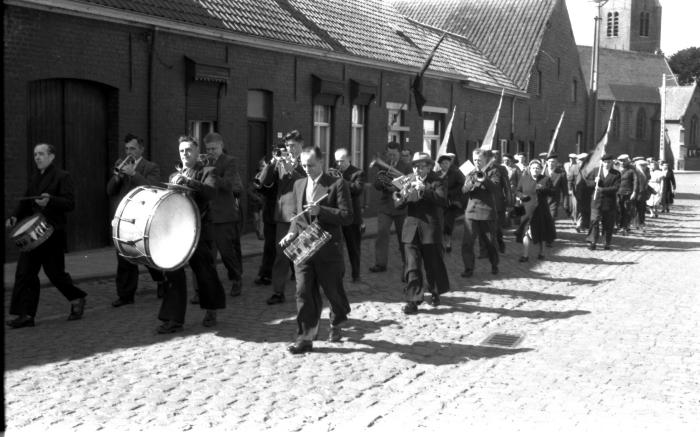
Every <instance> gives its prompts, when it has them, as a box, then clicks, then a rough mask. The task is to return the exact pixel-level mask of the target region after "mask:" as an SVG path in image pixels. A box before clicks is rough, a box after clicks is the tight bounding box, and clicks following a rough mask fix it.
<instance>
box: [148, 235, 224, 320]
mask: <svg viewBox="0 0 700 437" xmlns="http://www.w3.org/2000/svg"><path fill="white" fill-rule="evenodd" d="M206 232H209V233H210V232H211V230H210V229H206V226H205V227H203V229H202V234H205V233H206ZM207 236H208V235H207ZM203 237H204V235H202V238H200V239H199V242H198V243H197V248H196V249H195V251H194V254H192V257H191V258H190V262H189V265H190V268H192V272H193V273H194V277H195V280H196V282H197V286H198V287H199V307H200V308H202V309H205V310H218V309H223V308H226V293H225V292H224V287H223V286H222V285H221V281H220V280H219V276H218V275H217V273H216V266H215V264H214V258H213V257H212V253H213V252H214V247H213V246H214V243H213V240H212V239H211V238H203ZM165 277H166V279H167V281H168V287H167V289H166V291H165V294H164V296H163V301H162V303H161V305H160V312H159V313H158V318H159V319H160V320H163V321H168V320H172V321H174V322H177V323H185V312H186V310H187V276H186V274H185V268H184V267H182V268H179V269H177V270H174V271H171V272H166V273H165Z"/></svg>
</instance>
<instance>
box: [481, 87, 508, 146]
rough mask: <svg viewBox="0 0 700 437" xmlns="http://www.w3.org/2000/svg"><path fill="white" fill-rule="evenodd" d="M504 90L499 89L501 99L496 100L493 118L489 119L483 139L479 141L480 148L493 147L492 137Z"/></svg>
mask: <svg viewBox="0 0 700 437" xmlns="http://www.w3.org/2000/svg"><path fill="white" fill-rule="evenodd" d="M504 91H505V90H504V89H501V100H499V101H498V109H496V113H495V114H493V119H492V120H491V124H490V125H489V129H488V130H487V131H486V136H485V137H484V141H483V142H482V143H481V148H482V149H484V150H491V149H492V148H493V139H494V137H495V136H496V126H497V125H498V115H499V114H500V113H501V103H503V92H504Z"/></svg>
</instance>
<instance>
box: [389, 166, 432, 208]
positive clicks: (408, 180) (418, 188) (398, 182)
mask: <svg viewBox="0 0 700 437" xmlns="http://www.w3.org/2000/svg"><path fill="white" fill-rule="evenodd" d="M392 183H393V184H394V186H396V187H400V188H399V190H398V191H395V192H394V193H393V194H392V196H393V198H394V201H395V202H396V203H403V202H417V201H419V200H420V199H422V198H423V193H425V184H424V183H423V181H422V180H420V179H419V178H418V176H417V175H416V174H415V173H411V174H408V175H402V176H400V177H397V178H395V179H394V180H393V181H392Z"/></svg>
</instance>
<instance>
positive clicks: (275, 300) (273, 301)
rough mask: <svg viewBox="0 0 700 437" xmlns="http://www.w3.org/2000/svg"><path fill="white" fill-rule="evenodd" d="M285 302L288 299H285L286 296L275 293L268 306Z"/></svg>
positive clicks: (268, 300)
mask: <svg viewBox="0 0 700 437" xmlns="http://www.w3.org/2000/svg"><path fill="white" fill-rule="evenodd" d="M285 300H286V299H285V297H284V294H280V293H275V294H273V295H272V296H270V297H269V299H267V304H268V305H275V304H278V303H284V301H285Z"/></svg>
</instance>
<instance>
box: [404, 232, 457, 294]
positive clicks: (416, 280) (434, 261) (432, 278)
mask: <svg viewBox="0 0 700 437" xmlns="http://www.w3.org/2000/svg"><path fill="white" fill-rule="evenodd" d="M404 251H405V252H406V273H405V275H406V287H405V288H404V296H405V298H406V301H407V302H421V301H422V300H423V283H424V281H423V266H425V285H427V290H428V291H429V292H430V293H433V292H436V291H437V293H438V294H443V293H447V291H448V290H449V289H450V280H449V278H448V277H447V269H446V268H445V262H444V260H443V259H442V248H441V247H440V246H439V245H438V244H422V243H421V242H420V237H419V236H418V233H416V235H415V236H414V237H413V241H411V242H410V243H404Z"/></svg>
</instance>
